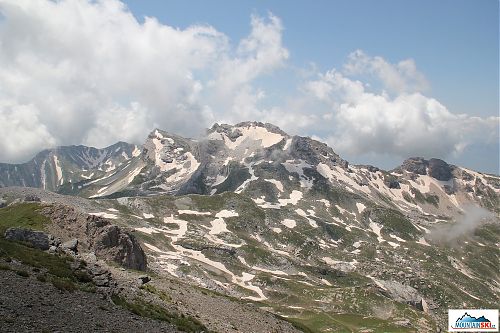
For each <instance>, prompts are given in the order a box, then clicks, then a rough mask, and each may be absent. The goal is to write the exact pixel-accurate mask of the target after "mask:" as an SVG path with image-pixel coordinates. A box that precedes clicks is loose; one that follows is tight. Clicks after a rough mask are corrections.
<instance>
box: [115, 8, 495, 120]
mask: <svg viewBox="0 0 500 333" xmlns="http://www.w3.org/2000/svg"><path fill="white" fill-rule="evenodd" d="M125 3H126V4H127V6H128V7H129V8H130V10H131V11H132V13H133V14H134V15H135V16H136V17H137V18H138V19H139V20H141V19H143V17H144V16H154V17H157V18H158V19H159V20H160V21H162V22H164V23H166V24H169V25H173V26H175V27H179V28H186V27H188V26H190V25H193V24H208V25H211V26H214V27H215V28H217V30H219V31H223V32H224V33H225V34H226V35H228V36H229V37H230V38H232V39H233V40H235V41H237V40H239V39H241V38H243V37H244V36H246V34H248V30H249V17H250V15H251V14H253V13H256V14H259V15H266V13H267V12H269V11H271V12H272V13H273V14H274V15H276V16H278V17H280V18H281V20H282V21H283V25H284V28H285V29H284V33H283V43H284V45H285V46H286V47H287V48H288V49H289V50H290V53H291V55H290V65H291V66H297V67H300V68H302V67H307V66H308V64H309V63H310V62H314V63H315V64H316V65H317V66H318V68H319V69H320V70H323V71H324V70H328V69H330V68H332V67H340V66H342V64H343V63H344V61H345V59H346V57H347V55H348V54H349V53H351V52H352V51H354V50H356V49H362V50H364V51H365V52H366V53H368V54H372V55H379V56H382V57H384V58H385V59H387V60H388V61H391V62H397V61H399V60H401V59H406V58H413V59H415V61H416V63H417V65H418V68H419V70H420V71H422V72H423V73H424V74H425V75H426V77H427V78H428V80H429V81H430V84H431V92H432V96H433V97H435V98H437V99H438V100H440V101H442V102H443V103H444V104H445V105H446V106H447V107H448V108H449V109H450V110H451V111H452V112H456V113H468V114H475V115H497V114H498V108H499V107H498V93H499V86H498V81H499V78H498V73H499V68H498V61H499V54H498V46H499V45H498V40H499V34H498V31H499V30H498V26H499V21H498V17H499V14H498V1H496V0H480V1H477V0H440V1H435V0H418V1H416V0H403V1H400V0H377V1H369V0H335V1H331V0H326V1H325V0H319V1H297V0H296V1H279V0H274V1H273V0H260V1H246V0H243V1H231V0H216V1H203V0H198V1H171V0H167V1H163V0H156V1H147V0H146V1H144V0H139V1H137V0H127V1H125ZM282 74H283V73H282ZM278 83H279V82H278Z"/></svg>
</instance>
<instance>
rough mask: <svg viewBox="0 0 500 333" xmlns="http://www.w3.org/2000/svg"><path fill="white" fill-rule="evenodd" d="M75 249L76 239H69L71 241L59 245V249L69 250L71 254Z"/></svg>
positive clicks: (76, 245)
mask: <svg viewBox="0 0 500 333" xmlns="http://www.w3.org/2000/svg"><path fill="white" fill-rule="evenodd" d="M77 247H78V239H76V238H74V239H71V240H69V241H67V242H64V243H62V244H61V248H63V249H65V250H70V251H73V252H76V250H77Z"/></svg>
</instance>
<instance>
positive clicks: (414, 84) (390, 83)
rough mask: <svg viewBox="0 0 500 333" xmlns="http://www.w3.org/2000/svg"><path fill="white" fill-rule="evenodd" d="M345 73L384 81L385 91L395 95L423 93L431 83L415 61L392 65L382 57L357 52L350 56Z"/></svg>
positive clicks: (404, 61) (409, 60) (410, 60)
mask: <svg viewBox="0 0 500 333" xmlns="http://www.w3.org/2000/svg"><path fill="white" fill-rule="evenodd" d="M344 72H345V74H347V75H371V76H375V77H376V78H378V79H379V80H381V81H382V83H383V85H384V88H385V89H388V90H389V91H391V92H394V93H403V92H417V91H418V92H422V91H425V90H427V89H428V88H429V83H428V82H427V80H426V78H425V76H424V75H423V74H422V73H420V72H419V71H418V70H417V65H416V64H415V61H414V60H413V59H405V60H402V61H400V62H398V63H397V64H391V63H389V62H387V61H386V60H385V59H384V58H382V57H371V56H369V55H367V54H365V53H364V52H363V51H361V50H356V51H354V52H353V53H351V54H350V55H349V58H348V62H347V63H346V64H345V65H344Z"/></svg>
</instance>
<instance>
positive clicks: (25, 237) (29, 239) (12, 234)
mask: <svg viewBox="0 0 500 333" xmlns="http://www.w3.org/2000/svg"><path fill="white" fill-rule="evenodd" d="M5 239H7V240H11V241H18V242H25V243H28V244H29V245H30V246H32V247H34V248H37V249H40V250H48V249H49V235H47V234H46V233H44V232H42V231H34V230H29V229H21V228H9V229H7V230H6V231H5Z"/></svg>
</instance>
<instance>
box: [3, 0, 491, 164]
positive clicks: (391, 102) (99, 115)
mask: <svg viewBox="0 0 500 333" xmlns="http://www.w3.org/2000/svg"><path fill="white" fill-rule="evenodd" d="M283 29H284V28H283V24H282V22H281V20H280V19H279V18H278V17H276V16H274V15H273V14H271V13H270V14H268V15H267V16H266V17H260V16H252V17H250V26H249V33H248V35H247V36H246V37H245V38H243V39H242V40H240V41H234V42H232V41H230V39H229V38H228V36H227V35H226V34H224V32H221V31H217V30H216V29H215V28H213V27H211V26H205V25H203V26H202V25H192V26H190V27H188V28H186V29H178V28H175V27H171V26H168V25H166V24H163V23H160V22H158V20H156V19H155V18H153V17H146V18H144V21H143V22H139V21H138V20H137V19H136V18H135V17H134V16H133V15H132V13H130V11H129V10H128V9H127V7H126V6H125V5H124V4H123V3H121V2H120V1H118V0H100V1H88V0H61V1H49V0H0V46H1V47H0V87H1V88H0V133H1V140H0V162H20V161H24V160H27V159H28V158H30V157H31V156H32V155H33V154H34V153H36V152H37V151H39V150H41V149H44V148H47V147H51V146H54V145H67V144H80V143H83V144H88V145H93V146H97V147H102V146H106V145H109V144H112V143H114V142H116V141H119V140H122V141H129V142H137V143H141V142H142V141H143V140H144V138H145V136H146V135H147V134H148V133H149V132H150V131H151V130H152V129H153V128H155V127H160V128H162V129H165V130H167V131H172V132H175V133H179V134H181V135H187V136H196V135H197V134H198V133H200V131H201V130H202V129H203V128H205V127H207V126H210V125H212V124H213V123H214V122H229V123H234V122H238V121H244V120H258V121H267V122H271V123H274V124H276V125H278V126H281V127H282V128H283V129H284V130H287V131H290V132H291V133H293V134H302V135H303V134H307V135H312V136H314V137H317V138H319V139H322V140H324V141H327V142H328V143H329V144H331V145H332V146H333V148H334V149H335V150H336V151H338V152H339V153H348V154H351V155H352V154H364V153H376V154H389V155H394V156H400V157H402V158H404V157H407V156H409V155H425V156H431V155H432V156H436V157H446V156H447V155H449V154H460V152H461V151H462V150H463V149H464V148H465V147H467V146H468V145H469V144H472V143H474V144H478V143H479V144H481V143H483V142H484V143H486V142H488V143H489V142H494V141H495V140H497V138H498V124H499V118H498V117H490V118H478V117H470V116H468V115H464V114H462V115H458V114H454V113H452V112H450V111H449V110H448V109H447V108H446V107H445V106H444V105H442V104H441V103H440V102H439V101H437V100H435V99H433V98H431V97H428V96H426V94H427V93H428V92H429V90H430V84H429V82H428V81H427V80H426V78H425V76H424V75H423V74H422V73H421V72H419V71H418V69H417V65H416V63H415V61H414V60H412V59H404V60H401V61H399V62H398V63H395V64H392V63H390V62H388V61H387V60H385V59H384V58H382V57H379V56H370V55H368V54H366V53H365V52H363V51H361V50H357V51H355V52H353V53H352V54H351V55H349V56H348V57H347V60H346V63H345V65H344V66H343V68H340V69H335V68H332V69H331V70H328V71H326V72H323V73H321V72H318V71H317V70H316V69H315V68H313V70H312V74H311V71H309V76H307V77H303V76H300V78H299V79H300V80H301V82H300V83H299V84H298V87H297V89H296V91H289V92H284V93H283V92H281V93H282V95H285V96H288V97H286V98H284V99H283V100H282V101H280V102H276V103H274V104H275V105H271V106H269V103H264V102H266V101H267V96H268V93H269V92H268V91H266V90H265V89H263V88H262V87H261V86H259V82H261V80H262V79H263V78H264V79H265V78H266V76H268V75H270V74H272V73H273V72H275V71H276V70H278V69H281V70H284V71H287V72H288V73H289V76H293V75H296V74H293V73H294V71H293V69H291V68H290V67H289V63H288V62H289V58H290V51H289V50H288V49H287V48H286V46H285V45H283V40H282V35H283ZM268 89H269V88H268ZM271 89H272V88H271ZM263 105H266V106H265V107H264V106H263Z"/></svg>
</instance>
